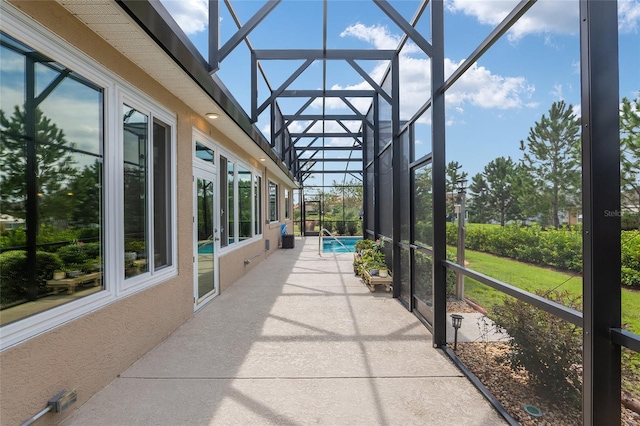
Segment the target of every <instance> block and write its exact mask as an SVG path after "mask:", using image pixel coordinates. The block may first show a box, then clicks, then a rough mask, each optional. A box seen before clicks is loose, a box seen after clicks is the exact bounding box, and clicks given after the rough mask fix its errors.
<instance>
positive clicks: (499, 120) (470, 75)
mask: <svg viewBox="0 0 640 426" xmlns="http://www.w3.org/2000/svg"><path fill="white" fill-rule="evenodd" d="M162 3H163V5H164V6H165V7H166V8H167V9H168V10H169V11H170V13H171V14H172V16H173V17H174V18H175V19H176V21H177V22H178V24H179V25H180V26H181V28H182V29H183V30H184V31H185V33H186V34H187V35H188V36H189V38H190V39H191V40H192V41H193V43H194V44H195V46H196V47H197V48H198V50H199V51H200V52H201V53H202V54H203V56H204V57H205V58H206V57H207V51H208V47H207V43H208V40H207V38H208V25H207V23H208V14H207V4H208V2H207V1H206V0H162ZM389 3H390V4H391V5H392V6H393V7H394V8H396V9H397V10H398V12H399V13H400V14H401V15H402V16H403V17H404V18H405V19H406V20H410V19H411V17H412V16H413V15H414V12H415V9H416V7H417V5H418V4H419V1H417V0H404V1H390V2H389ZM263 4H264V2H263V1H245V0H232V5H233V7H234V10H235V11H236V12H237V14H238V16H239V19H240V20H241V22H243V23H245V22H247V21H248V20H249V19H250V18H251V16H253V14H254V13H255V12H256V11H257V10H259V8H260V7H262V5H263ZM517 4H518V1H517V0H504V1H502V0H486V1H483V0H447V1H445V74H446V76H447V77H448V76H449V75H450V74H451V73H452V72H453V71H454V70H455V69H456V68H457V67H458V66H459V65H460V64H462V63H463V62H464V60H465V58H467V57H468V55H469V54H470V53H471V52H472V51H473V50H474V49H475V48H476V46H477V45H478V44H479V43H481V42H482V40H484V38H485V37H486V36H487V35H488V34H489V33H490V32H491V31H492V30H493V28H494V27H495V26H496V25H497V24H498V23H499V22H500V21H501V20H502V19H503V18H504V17H505V16H506V15H507V14H508V13H509V11H511V10H512V9H513V7H515V6H516V5H517ZM220 9H221V20H220V35H221V43H224V42H226V40H228V39H229V38H230V37H231V35H232V34H233V33H234V32H235V31H236V26H235V23H234V21H233V18H232V17H231V15H230V14H229V12H228V10H227V9H226V6H225V5H224V3H223V2H220ZM327 10H328V22H327V48H328V49H395V48H396V46H397V45H398V41H399V40H400V39H401V35H402V31H401V30H400V28H399V27H398V26H396V25H395V24H394V23H393V22H392V21H391V20H390V19H389V18H388V17H387V16H386V15H385V14H384V13H383V12H382V11H381V10H380V9H379V8H378V7H377V6H376V5H375V4H374V3H373V2H372V1H369V0H359V1H346V0H342V1H339V0H330V1H329V2H328V5H327ZM618 12H619V14H618V15H619V16H618V18H619V25H618V29H619V43H620V44H619V67H620V85H619V92H620V97H621V98H622V97H627V98H636V97H638V96H639V92H640V71H638V70H640V0H619V1H618ZM429 13H430V6H428V7H427V10H426V11H425V13H424V14H423V15H422V17H421V18H420V20H419V22H418V24H417V25H416V28H417V30H418V31H419V32H420V33H421V34H422V35H423V36H424V38H426V39H427V40H429V39H430V25H429ZM578 15H579V13H578V1H577V0H539V1H538V2H537V3H536V4H535V5H534V6H533V7H532V8H531V9H530V10H529V11H528V12H527V13H526V14H525V15H524V16H523V17H522V18H521V19H520V20H519V22H518V23H517V24H516V25H515V26H514V27H513V28H512V29H511V30H510V31H509V32H507V33H506V34H505V35H504V36H503V37H502V38H501V39H500V40H499V41H498V42H497V43H496V44H495V45H494V46H493V47H492V48H491V49H490V50H489V51H488V52H487V53H486V54H485V55H484V56H483V57H482V58H480V60H479V61H478V62H477V63H475V64H473V65H472V66H471V68H470V69H469V70H468V71H467V72H466V73H465V75H464V76H463V77H462V78H461V79H460V80H458V81H457V82H456V83H455V84H454V85H453V86H452V87H451V88H450V89H449V90H448V91H447V92H446V95H445V99H446V121H447V128H446V136H447V161H458V162H459V163H460V164H462V167H463V170H465V171H467V172H468V173H469V175H470V176H472V175H474V174H475V173H478V172H480V171H482V169H483V168H484V166H486V164H487V163H488V162H490V161H491V160H493V159H495V158H496V157H499V156H505V157H506V156H510V157H511V158H513V159H514V160H517V159H520V158H521V154H522V152H521V151H520V149H519V147H520V141H521V140H523V139H526V137H527V135H528V133H529V128H530V127H532V126H533V125H534V124H535V122H536V121H538V120H540V118H541V116H542V115H543V114H545V113H547V112H548V110H549V109H550V107H551V105H552V103H553V102H555V101H560V100H564V101H565V102H566V103H567V104H571V105H573V106H574V110H575V113H576V115H577V116H579V114H580V107H579V104H580V73H579V70H580V57H579V37H578V32H579V19H578ZM322 24H323V4H322V2H321V1H313V0H309V1H303V0H284V1H283V2H282V3H281V4H279V5H278V6H277V7H276V8H275V9H274V10H273V11H272V12H271V13H270V14H269V15H268V16H267V17H266V18H265V19H264V21H263V22H262V23H261V24H260V25H259V26H258V27H257V28H256V29H255V30H254V31H253V32H252V33H251V34H250V35H249V39H250V41H251V43H252V44H253V47H254V48H255V49H321V48H322V47H323V46H322V34H323V28H322ZM357 62H358V64H359V65H360V66H361V67H362V68H363V69H365V70H366V71H367V73H368V74H369V75H370V76H371V77H372V78H373V79H374V80H376V81H380V79H381V77H382V75H383V74H384V72H385V70H386V68H387V66H388V62H385V61H382V62H377V61H357ZM301 64H302V61H266V62H264V63H263V65H264V68H265V70H266V73H267V77H268V79H269V81H270V83H271V85H272V86H273V87H278V86H279V85H280V84H281V83H282V82H284V80H285V79H286V78H287V77H289V76H290V75H291V73H292V72H293V71H294V70H295V69H297V68H298V67H299V66H300V65H301ZM218 76H219V77H220V78H221V80H222V81H223V82H224V83H225V85H226V86H227V87H228V88H229V90H230V91H231V93H232V94H233V95H234V96H235V97H236V99H237V100H238V101H239V102H240V104H241V106H242V107H243V108H245V110H246V111H249V110H250V58H249V54H248V49H247V48H246V46H245V45H244V44H241V45H239V46H238V47H236V48H235V49H234V50H233V51H232V53H231V54H230V55H229V56H227V57H226V58H224V60H223V61H222V62H221V64H220V69H219V71H218ZM322 87H323V80H322V63H321V62H315V63H314V64H312V65H311V66H310V67H309V68H308V69H307V70H306V71H305V72H304V73H303V74H302V75H301V76H300V77H298V79H296V81H295V82H294V83H292V85H291V86H290V88H291V89H295V88H298V89H311V88H315V89H320V88H322ZM326 87H327V89H340V88H342V89H348V88H355V89H369V88H370V86H369V84H368V83H367V82H366V81H365V80H364V79H363V78H362V77H361V76H360V75H359V74H358V73H357V72H355V71H354V70H353V69H352V68H351V67H350V66H349V65H348V64H346V63H344V62H343V61H329V62H328V65H327V82H326ZM429 93H430V63H429V58H428V56H427V55H425V54H424V52H422V51H421V49H420V48H419V47H418V46H417V45H416V44H414V43H412V42H409V43H408V44H407V45H406V46H405V48H404V49H403V50H402V52H401V55H400V105H401V107H400V108H401V119H407V118H410V117H411V116H412V115H413V114H414V113H415V112H416V111H417V109H418V108H419V107H420V106H421V105H423V104H424V102H426V101H427V100H428V99H429ZM267 97H268V93H267V89H266V86H265V85H264V84H260V85H259V90H258V98H259V101H258V103H259V104H260V103H262V102H263V101H264V100H265V99H266V98H267ZM301 104H302V101H297V102H296V101H290V102H288V103H285V102H283V103H282V108H283V109H286V111H284V112H285V113H293V112H295V111H296V110H297V109H298V107H299V106H300V105H301ZM354 104H355V105H356V107H358V109H360V110H361V111H366V108H367V107H368V102H366V101H365V102H364V103H362V102H360V103H358V102H356V101H354ZM325 109H326V112H327V113H328V114H332V113H346V112H348V110H347V109H346V107H345V106H344V104H342V103H341V101H339V100H336V99H331V100H329V101H328V102H327V104H326V105H325ZM308 111H309V113H315V114H318V113H321V111H322V105H321V104H320V103H315V104H314V105H312V106H310V107H309V110H308ZM419 123H420V124H418V125H417V126H416V138H417V142H416V157H420V156H422V155H425V154H427V153H428V152H429V150H430V149H429V146H430V117H429V113H427V114H425V115H424V116H422V117H421V118H420V121H419ZM269 125H270V124H269V114H268V113H265V114H262V115H261V116H260V117H259V120H258V123H257V126H258V128H259V129H260V130H262V131H263V132H264V134H266V135H268V134H269ZM332 126H333V127H335V126H336V125H335V123H327V125H326V128H325V130H327V131H331V130H332V128H333V127H332ZM301 128H304V124H303V123H302V124H299V125H297V127H293V128H292V130H294V131H295V130H296V129H301ZM345 143H347V144H351V141H349V140H346V139H344V138H342V139H337V140H329V141H326V144H327V145H344V144H345ZM333 167H334V168H335V167H336V166H335V165H334V166H333Z"/></svg>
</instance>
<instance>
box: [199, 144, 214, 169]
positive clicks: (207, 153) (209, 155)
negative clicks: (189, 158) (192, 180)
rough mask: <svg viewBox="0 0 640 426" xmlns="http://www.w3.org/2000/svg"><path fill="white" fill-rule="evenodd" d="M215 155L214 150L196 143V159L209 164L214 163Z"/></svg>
mask: <svg viewBox="0 0 640 426" xmlns="http://www.w3.org/2000/svg"><path fill="white" fill-rule="evenodd" d="M214 154H215V152H214V151H213V149H211V148H209V147H207V146H205V145H203V144H201V143H200V142H196V158H199V159H201V160H203V161H205V162H207V163H210V164H213V163H214Z"/></svg>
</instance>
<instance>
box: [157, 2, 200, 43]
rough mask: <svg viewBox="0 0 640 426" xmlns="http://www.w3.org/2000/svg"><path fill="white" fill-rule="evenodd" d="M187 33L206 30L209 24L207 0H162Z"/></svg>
mask: <svg viewBox="0 0 640 426" xmlns="http://www.w3.org/2000/svg"><path fill="white" fill-rule="evenodd" d="M160 2H161V3H162V5H163V6H164V7H165V8H166V9H167V10H168V11H169V13H170V14H171V16H172V17H173V19H175V21H176V22H177V23H178V25H180V28H182V31H184V32H185V33H186V34H188V35H190V34H195V33H197V32H200V31H204V30H205V29H206V28H207V26H208V25H209V3H208V1H207V0H160Z"/></svg>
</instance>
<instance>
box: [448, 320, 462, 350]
mask: <svg viewBox="0 0 640 426" xmlns="http://www.w3.org/2000/svg"><path fill="white" fill-rule="evenodd" d="M463 319H464V317H463V316H462V315H460V314H451V322H452V324H453V328H454V329H455V330H456V331H455V335H454V337H453V350H454V351H455V350H457V349H458V329H459V328H460V327H462V320H463Z"/></svg>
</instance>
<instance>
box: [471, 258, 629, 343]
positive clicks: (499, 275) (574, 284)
mask: <svg viewBox="0 0 640 426" xmlns="http://www.w3.org/2000/svg"><path fill="white" fill-rule="evenodd" d="M465 258H466V260H467V262H469V265H468V267H469V268H471V269H473V270H474V271H477V272H480V273H482V274H484V275H488V276H490V277H492V278H495V279H497V280H500V281H502V282H505V283H507V284H510V285H513V286H515V287H518V288H521V289H523V290H526V291H528V292H531V293H533V292H534V291H535V290H537V289H540V290H543V291H544V290H553V289H558V290H567V291H569V292H571V293H572V294H575V295H582V276H580V275H576V274H569V273H565V272H560V271H557V270H553V269H549V268H543V267H540V266H533V265H530V264H527V263H522V262H518V261H516V260H512V259H506V258H503V257H498V256H494V255H491V254H486V253H481V252H477V251H472V250H466V251H465ZM465 296H466V297H468V298H469V299H471V300H473V301H475V302H477V303H478V304H479V305H481V306H483V307H484V308H485V309H490V308H491V307H492V306H493V305H496V304H502V300H503V298H504V297H505V295H504V294H503V293H501V292H499V291H497V290H494V289H493V288H491V287H489V286H486V285H484V284H481V283H479V282H478V281H475V280H472V279H470V278H465ZM622 322H623V324H627V325H628V326H629V328H630V330H631V331H633V332H635V333H640V292H639V291H632V290H628V289H625V288H623V289H622Z"/></svg>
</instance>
